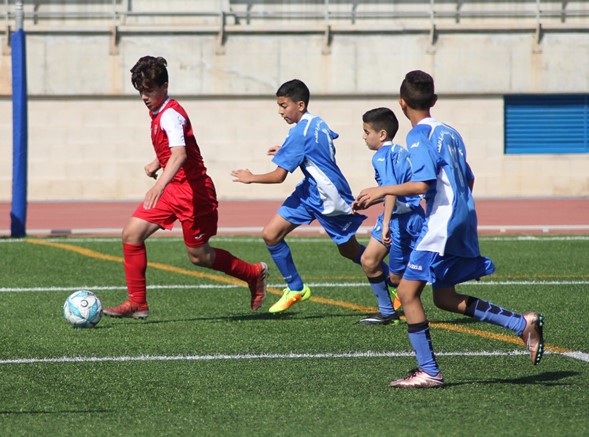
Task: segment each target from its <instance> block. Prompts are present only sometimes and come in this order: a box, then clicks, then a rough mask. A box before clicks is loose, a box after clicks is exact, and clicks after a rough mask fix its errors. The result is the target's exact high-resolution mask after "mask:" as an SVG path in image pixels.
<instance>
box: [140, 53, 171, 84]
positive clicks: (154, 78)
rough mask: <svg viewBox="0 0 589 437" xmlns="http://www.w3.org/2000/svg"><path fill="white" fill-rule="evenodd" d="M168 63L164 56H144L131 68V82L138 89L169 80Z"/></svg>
mask: <svg viewBox="0 0 589 437" xmlns="http://www.w3.org/2000/svg"><path fill="white" fill-rule="evenodd" d="M167 65H168V63H167V61H166V60H165V59H164V58H162V57H157V58H156V57H155V56H143V57H142V58H140V59H139V60H138V61H137V63H136V64H135V65H134V66H133V68H131V83H132V84H133V86H134V87H135V89H136V90H137V91H141V90H143V89H146V88H151V87H153V86H154V85H157V86H162V85H163V84H165V83H166V82H168V69H167V68H166V67H167Z"/></svg>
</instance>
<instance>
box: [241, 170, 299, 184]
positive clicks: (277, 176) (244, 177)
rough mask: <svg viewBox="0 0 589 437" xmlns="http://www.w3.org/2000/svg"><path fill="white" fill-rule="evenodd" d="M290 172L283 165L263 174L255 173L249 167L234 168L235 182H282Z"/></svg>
mask: <svg viewBox="0 0 589 437" xmlns="http://www.w3.org/2000/svg"><path fill="white" fill-rule="evenodd" d="M287 175H288V172H287V171H286V170H285V169H283V168H282V167H276V169H274V171H271V172H268V173H262V174H253V173H252V172H251V171H250V170H249V169H247V168H245V169H239V170H233V171H232V172H231V176H233V178H234V179H233V182H241V183H242V184H281V183H282V182H284V180H285V179H286V176H287Z"/></svg>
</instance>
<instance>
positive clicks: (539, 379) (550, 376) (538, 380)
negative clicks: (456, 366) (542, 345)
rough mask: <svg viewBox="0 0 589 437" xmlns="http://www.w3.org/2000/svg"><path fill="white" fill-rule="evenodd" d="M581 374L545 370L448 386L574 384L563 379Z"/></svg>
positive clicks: (449, 384) (448, 385)
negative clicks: (514, 376)
mask: <svg viewBox="0 0 589 437" xmlns="http://www.w3.org/2000/svg"><path fill="white" fill-rule="evenodd" d="M579 375H581V372H572V371H567V372H544V373H540V374H537V375H528V376H521V377H519V378H492V379H483V380H478V381H477V380H474V381H464V382H455V383H447V384H446V387H457V386H460V385H471V384H483V385H488V384H513V385H544V386H552V387H553V386H567V385H573V384H572V383H563V382H562V380H564V379H566V378H573V377H575V376H579Z"/></svg>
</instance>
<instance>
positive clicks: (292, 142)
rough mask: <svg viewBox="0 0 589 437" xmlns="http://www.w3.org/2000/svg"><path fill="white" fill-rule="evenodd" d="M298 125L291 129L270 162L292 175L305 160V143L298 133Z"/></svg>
mask: <svg viewBox="0 0 589 437" xmlns="http://www.w3.org/2000/svg"><path fill="white" fill-rule="evenodd" d="M297 127H299V126H298V125H297V126H295V127H293V128H292V129H291V130H290V132H289V133H288V136H287V137H286V139H285V140H284V143H282V147H280V149H279V150H278V152H276V155H274V158H272V162H273V163H274V164H276V165H277V166H278V167H281V168H283V169H285V170H286V171H288V172H289V173H292V172H293V171H295V170H296V169H297V168H298V167H299V166H300V165H301V164H302V163H303V160H304V159H305V141H304V137H303V136H302V135H300V134H299V133H298V129H297Z"/></svg>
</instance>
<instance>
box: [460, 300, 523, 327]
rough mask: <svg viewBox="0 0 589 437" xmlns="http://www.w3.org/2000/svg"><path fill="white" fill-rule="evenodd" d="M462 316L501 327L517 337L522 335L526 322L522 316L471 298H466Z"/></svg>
mask: <svg viewBox="0 0 589 437" xmlns="http://www.w3.org/2000/svg"><path fill="white" fill-rule="evenodd" d="M464 314H465V315H467V316H470V317H473V318H475V319H477V320H481V321H483V322H488V323H492V324H493V325H498V326H502V327H504V328H507V329H509V330H511V331H513V332H515V333H516V334H517V335H519V336H521V335H522V333H523V332H524V329H525V327H526V320H525V319H524V317H523V316H521V315H519V314H516V313H512V312H511V311H508V310H506V309H504V308H501V307H499V306H497V305H495V304H492V303H491V302H487V301H486V300H483V299H479V298H476V297H472V296H469V297H468V301H467V302H466V311H465V312H464Z"/></svg>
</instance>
